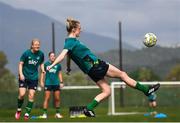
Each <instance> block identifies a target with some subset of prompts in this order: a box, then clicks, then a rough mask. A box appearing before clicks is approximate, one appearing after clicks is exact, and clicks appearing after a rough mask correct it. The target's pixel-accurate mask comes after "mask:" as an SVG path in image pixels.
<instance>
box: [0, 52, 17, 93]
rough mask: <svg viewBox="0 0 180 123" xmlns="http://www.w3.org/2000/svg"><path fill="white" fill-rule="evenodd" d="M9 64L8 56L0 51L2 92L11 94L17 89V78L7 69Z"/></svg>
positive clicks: (0, 89)
mask: <svg viewBox="0 0 180 123" xmlns="http://www.w3.org/2000/svg"><path fill="white" fill-rule="evenodd" d="M7 63H8V60H7V58H6V55H5V54H4V53H3V52H2V51H0V85H1V86H0V91H6V92H10V91H13V90H16V89H17V84H16V83H17V82H16V79H15V76H14V75H13V74H12V73H11V72H10V71H9V70H8V69H7V68H6V67H5V66H6V64H7Z"/></svg>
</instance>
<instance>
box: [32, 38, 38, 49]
mask: <svg viewBox="0 0 180 123" xmlns="http://www.w3.org/2000/svg"><path fill="white" fill-rule="evenodd" d="M36 41H37V42H39V43H40V40H39V39H38V38H34V39H32V41H31V47H30V49H32V45H33V44H34V42H36Z"/></svg>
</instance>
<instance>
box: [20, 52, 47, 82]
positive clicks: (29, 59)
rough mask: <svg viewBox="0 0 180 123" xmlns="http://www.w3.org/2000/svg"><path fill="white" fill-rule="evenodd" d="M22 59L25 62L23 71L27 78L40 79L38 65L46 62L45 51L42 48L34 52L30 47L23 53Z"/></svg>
mask: <svg viewBox="0 0 180 123" xmlns="http://www.w3.org/2000/svg"><path fill="white" fill-rule="evenodd" d="M20 61H21V62H24V64H23V70H22V71H23V74H24V76H25V79H28V80H38V67H39V65H40V64H42V63H43V62H44V53H43V52H42V51H40V50H39V51H38V52H36V53H33V52H32V51H31V49H28V50H26V51H25V52H24V53H23V54H22V56H21V58H20Z"/></svg>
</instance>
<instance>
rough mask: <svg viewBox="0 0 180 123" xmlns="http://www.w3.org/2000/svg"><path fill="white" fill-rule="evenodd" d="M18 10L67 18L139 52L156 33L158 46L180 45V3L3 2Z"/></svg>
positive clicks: (126, 0)
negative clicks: (120, 37) (120, 38)
mask: <svg viewBox="0 0 180 123" xmlns="http://www.w3.org/2000/svg"><path fill="white" fill-rule="evenodd" d="M0 2H3V3H6V4H8V5H11V6H13V7H15V8H17V9H28V10H34V11H38V12H40V13H43V14H45V15H48V16H49V17H51V18H54V19H56V20H57V21H59V22H62V23H64V22H65V20H66V18H67V17H73V18H75V19H78V20H79V21H80V22H81V26H82V30H83V31H86V32H91V33H96V34H98V35H103V36H107V37H111V38H114V39H118V23H119V21H121V22H122V40H123V41H124V42H127V43H129V44H130V45H132V46H134V47H137V48H140V47H142V46H143V43H142V41H143V37H144V35H145V34H146V33H148V32H153V33H154V34H155V35H156V36H157V38H158V42H157V44H159V45H162V46H172V45H176V44H178V43H180V11H179V8H180V0H0Z"/></svg>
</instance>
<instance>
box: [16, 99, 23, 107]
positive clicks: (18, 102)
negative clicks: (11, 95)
mask: <svg viewBox="0 0 180 123" xmlns="http://www.w3.org/2000/svg"><path fill="white" fill-rule="evenodd" d="M23 102H24V99H18V100H17V107H18V109H21V107H22V104H23Z"/></svg>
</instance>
